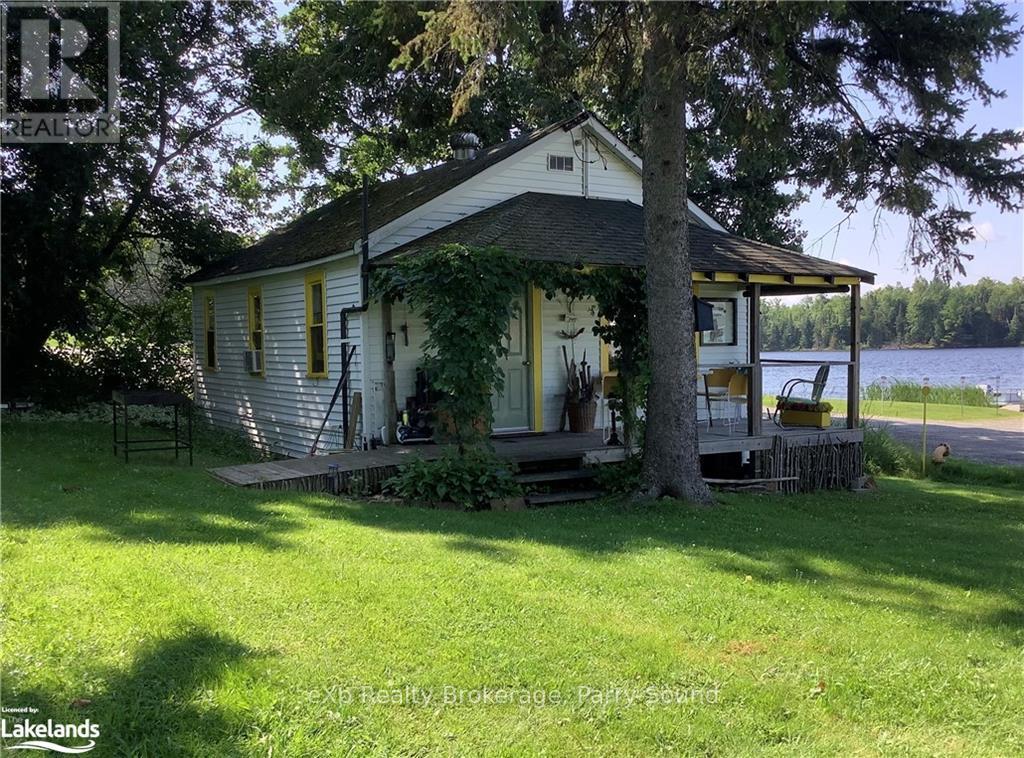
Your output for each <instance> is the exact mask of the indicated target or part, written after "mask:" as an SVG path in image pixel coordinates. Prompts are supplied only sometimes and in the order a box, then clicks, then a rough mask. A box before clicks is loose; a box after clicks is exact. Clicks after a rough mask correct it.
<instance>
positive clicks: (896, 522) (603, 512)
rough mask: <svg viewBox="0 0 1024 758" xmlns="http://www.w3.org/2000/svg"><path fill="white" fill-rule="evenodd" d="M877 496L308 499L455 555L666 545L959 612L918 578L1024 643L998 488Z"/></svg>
mask: <svg viewBox="0 0 1024 758" xmlns="http://www.w3.org/2000/svg"><path fill="white" fill-rule="evenodd" d="M882 488H883V489H882V491H880V492H878V493H874V494H871V495H855V494H852V493H838V492H837V493H827V494H826V493H822V494H818V495H804V496H789V497H782V496H760V497H758V496H727V497H723V503H722V505H721V507H719V508H714V509H708V510H704V509H701V510H697V509H693V508H690V507H688V506H686V505H683V504H681V503H675V502H670V501H664V502H659V503H656V504H652V505H645V506H641V507H632V506H628V505H624V504H622V503H617V502H614V501H608V502H604V503H599V504H580V505H576V506H568V507H565V506H563V507H559V508H551V509H546V510H540V511H528V512H525V513H458V512H451V511H447V512H443V513H442V512H438V511H429V510H424V509H419V508H407V507H400V506H393V505H381V504H373V503H355V504H346V503H340V502H334V501H332V500H330V499H329V498H308V499H307V500H306V501H305V505H306V507H307V508H308V509H309V510H310V511H311V512H312V513H315V514H316V515H318V516H319V517H323V518H331V519H343V520H345V521H348V522H351V523H355V524H359V525H362V526H366V527H371V528H377V529H387V530H390V531H396V532H409V533H428V534H436V535H438V536H443V537H446V538H447V539H446V541H445V542H444V545H445V546H446V547H447V548H448V549H450V550H454V551H458V552H470V553H473V554H475V555H478V556H483V557H490V558H493V559H494V560H497V561H502V562H506V563H509V562H515V561H517V560H519V557H518V555H519V554H518V553H517V552H510V549H509V548H507V547H502V544H501V543H502V541H513V540H523V541H526V542H534V543H538V544H546V545H555V546H558V547H562V548H565V549H568V550H573V551H576V552H578V553H582V554H585V555H587V556H588V557H591V558H593V559H596V560H603V559H605V558H610V557H611V556H613V555H615V554H618V553H621V552H627V551H643V550H649V549H651V548H652V547H662V548H667V549H673V550H677V551H680V552H688V553H691V554H694V555H697V556H699V557H700V558H701V559H702V560H704V561H706V562H707V563H708V565H710V566H711V567H713V568H714V569H716V570H718V571H721V572H725V573H729V574H733V575H735V576H737V577H739V578H741V579H742V578H744V577H745V576H746V575H752V576H754V577H756V578H757V579H759V580H760V581H763V582H783V583H806V584H808V585H811V584H813V585H814V587H815V589H816V590H817V591H820V592H823V593H828V594H829V595H831V596H837V597H844V598H846V599H848V600H850V601H851V602H856V603H861V604H863V605H866V606H873V605H878V606H886V607H900V608H904V609H907V610H910V611H914V612H919V613H921V614H924V615H927V614H934V613H941V612H954V610H953V609H951V608H950V607H949V605H948V602H949V598H948V596H944V595H943V593H942V591H941V589H940V588H934V589H933V588H929V587H927V586H922V585H921V584H920V582H922V581H923V582H928V583H934V584H937V585H944V586H946V587H952V588H958V589H961V590H964V591H975V592H977V591H982V592H989V593H992V594H993V595H995V596H996V597H997V598H998V599H999V603H1000V606H1001V609H1000V610H997V611H994V612H992V613H990V614H988V615H987V616H976V617H970V618H968V617H963V618H960V619H958V620H957V621H958V623H962V624H968V625H970V624H975V623H981V624H986V625H989V626H1000V627H1006V628H1007V629H1008V630H1009V631H1010V632H1011V633H1012V634H1013V635H1014V636H1015V637H1019V638H1021V640H1022V641H1024V628H1022V627H1021V625H1020V624H1019V623H1018V622H1019V619H1020V617H1021V614H1022V610H1021V609H1024V529H1022V525H1021V519H1022V516H1024V509H1022V508H1021V507H1019V506H1020V503H1019V499H1017V498H1016V497H1015V496H1014V494H1013V493H1008V492H1007V491H1005V490H1003V491H999V490H993V491H989V492H986V491H984V490H981V491H978V488H970V489H967V488H959V489H957V488H949V487H944V486H943V485H940V484H935V483H912V482H903V481H898V480H888V481H885V482H883V484H882ZM1015 506H1016V507H1015ZM829 562H836V563H837V564H841V565H827V564H828V563H829Z"/></svg>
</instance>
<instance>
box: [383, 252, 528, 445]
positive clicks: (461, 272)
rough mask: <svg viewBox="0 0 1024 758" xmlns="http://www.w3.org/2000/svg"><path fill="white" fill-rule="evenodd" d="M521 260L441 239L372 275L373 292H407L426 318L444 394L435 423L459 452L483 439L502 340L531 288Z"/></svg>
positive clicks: (432, 369) (435, 382) (432, 367)
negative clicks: (525, 291) (522, 297)
mask: <svg viewBox="0 0 1024 758" xmlns="http://www.w3.org/2000/svg"><path fill="white" fill-rule="evenodd" d="M526 283H527V274H526V270H525V269H524V267H523V263H522V261H521V260H519V259H517V258H513V257H512V256H510V255H508V254H507V253H505V252H504V251H503V250H501V249H499V248H495V247H487V248H473V247H466V246H464V245H443V246H441V247H438V248H435V249H433V250H425V251H423V252H422V253H419V254H418V255H414V256H409V257H407V258H401V259H399V261H398V262H397V263H396V264H395V265H394V266H392V267H389V268H386V269H382V270H380V271H379V272H378V274H377V275H376V276H375V278H374V283H373V288H374V292H375V295H376V296H377V297H380V298H389V299H392V300H400V299H404V300H405V301H406V302H407V303H409V305H410V306H411V307H412V308H414V309H415V310H416V311H417V313H419V315H420V316H421V317H422V318H423V320H424V322H425V323H426V326H427V337H426V339H425V341H424V343H423V352H424V368H425V369H426V370H427V373H428V374H429V376H430V382H431V386H432V387H433V389H434V390H436V391H437V392H438V393H439V395H440V400H439V401H438V408H437V411H438V414H437V415H438V421H439V423H438V427H439V430H440V431H441V432H442V433H445V434H447V436H449V437H450V438H451V439H452V441H453V442H455V443H457V444H458V446H459V450H460V452H462V451H464V450H465V448H466V447H467V446H469V445H476V444H478V443H480V442H482V441H484V440H486V438H487V435H488V433H489V432H490V429H491V423H492V421H493V412H492V409H491V394H492V393H494V392H501V390H502V389H503V384H504V375H503V373H502V371H501V370H500V367H499V361H500V360H501V359H502V358H504V357H505V356H507V355H508V346H507V344H506V342H505V341H504V340H503V339H502V338H503V337H504V336H505V335H506V333H507V331H508V324H509V320H510V319H511V318H512V317H513V316H515V315H516V309H517V308H518V305H517V303H518V300H519V298H518V297H517V296H518V295H520V294H521V293H522V292H523V289H524V288H525V287H526Z"/></svg>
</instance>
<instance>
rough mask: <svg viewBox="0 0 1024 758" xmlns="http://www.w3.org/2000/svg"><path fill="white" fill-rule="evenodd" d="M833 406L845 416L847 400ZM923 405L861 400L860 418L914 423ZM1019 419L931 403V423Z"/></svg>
mask: <svg viewBox="0 0 1024 758" xmlns="http://www.w3.org/2000/svg"><path fill="white" fill-rule="evenodd" d="M826 399H827V400H828V402H830V403H832V414H833V416H841V415H844V414H845V413H846V400H845V398H844V399H838V398H826ZM763 402H764V405H765V407H766V408H774V407H775V396H774V395H765V396H764V398H763ZM922 411H923V405H922V404H921V403H912V402H910V401H904V400H893V401H888V400H886V401H881V400H861V402H860V414H861V417H862V418H900V419H908V420H913V421H920V420H921V413H922ZM1014 415H1018V416H1019V415H1020V412H1019V411H1010V410H1000V409H998V408H995V407H994V406H993V407H988V408H980V407H978V406H971V405H965V406H964V407H963V408H961V407H960V406H959V405H943V404H941V403H928V421H929V422H932V421H990V420H992V419H996V418H1010V417H1012V416H1014Z"/></svg>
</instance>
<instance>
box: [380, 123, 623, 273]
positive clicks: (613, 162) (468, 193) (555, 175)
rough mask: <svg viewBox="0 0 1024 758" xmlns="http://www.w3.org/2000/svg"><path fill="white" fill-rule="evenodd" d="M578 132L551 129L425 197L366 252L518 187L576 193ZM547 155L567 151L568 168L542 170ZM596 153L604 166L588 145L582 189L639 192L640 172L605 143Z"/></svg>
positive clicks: (619, 195)
mask: <svg viewBox="0 0 1024 758" xmlns="http://www.w3.org/2000/svg"><path fill="white" fill-rule="evenodd" d="M580 135H581V129H580V128H576V129H573V130H572V131H571V132H556V133H554V134H551V135H549V136H548V137H545V138H544V139H542V140H539V141H538V142H537V144H535V145H531V146H530V147H527V148H524V149H523V150H521V151H520V152H519V153H516V154H515V155H513V156H512V157H511V158H508V159H506V160H504V161H502V162H501V163H499V164H497V165H495V166H493V167H492V168H490V169H488V170H487V171H484V172H483V173H481V174H478V175H477V176H475V177H473V178H472V179H469V180H468V181H466V182H464V183H463V184H461V185H459V186H458V187H455V188H454V189H452V190H450V191H449V192H446V193H445V194H443V195H441V196H440V197H437V198H435V199H434V200H432V201H430V202H428V203H425V204H424V205H423V206H421V207H420V208H418V209H417V210H416V211H415V212H413V213H411V214H407V216H406V217H404V218H401V219H397V220H396V221H395V222H394V223H392V224H389V225H388V226H386V227H385V228H384V229H383V230H382V231H381V233H373V234H371V235H370V255H371V257H372V256H376V255H380V254H382V253H386V252H387V251H389V250H392V249H394V248H396V247H398V246H399V245H403V244H405V243H406V242H409V241H411V240H414V239H417V238H419V237H422V236H423V235H425V234H429V233H430V232H432V231H435V230H436V229H440V228H441V227H442V226H447V225H448V224H451V223H453V222H455V221H458V220H460V219H463V218H465V217H466V216H470V215H472V214H474V213H476V212H478V211H481V210H484V209H485V208H490V207H491V206H492V205H497V204H498V203H500V202H502V201H504V200H508V199H509V198H513V197H515V196H516V195H520V194H522V193H524V192H547V193H551V194H560V195H581V196H582V195H583V194H584V192H583V189H584V183H583V172H584V165H583V161H582V159H581V156H582V154H583V153H582V147H580V146H579V145H574V144H573V141H574V139H579V138H580ZM549 155H565V156H570V157H572V158H573V170H572V171H571V172H569V171H550V170H548V156H549ZM602 155H603V156H604V158H605V160H606V161H607V164H608V168H607V170H605V168H604V163H603V162H602V160H601V159H600V158H599V157H598V156H597V155H596V153H595V150H594V148H593V147H590V148H589V153H588V160H589V161H594V162H593V163H589V164H588V166H587V168H588V172H589V179H588V186H589V191H588V195H589V196H591V197H602V198H607V199H613V200H632V201H634V202H636V203H639V202H640V201H641V198H642V194H641V191H640V186H641V183H640V175H639V174H637V173H636V172H635V171H634V170H633V169H632V168H631V167H630V166H628V165H627V164H626V163H625V162H623V161H622V159H620V158H619V157H618V156H617V155H614V154H612V153H611V151H610V150H608V149H607V148H602Z"/></svg>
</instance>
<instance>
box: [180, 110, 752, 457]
mask: <svg viewBox="0 0 1024 758" xmlns="http://www.w3.org/2000/svg"><path fill="white" fill-rule="evenodd" d="M585 128H586V127H577V128H575V129H573V130H572V131H571V132H563V131H559V132H555V133H553V134H551V135H549V136H547V137H545V138H544V139H542V140H539V141H538V142H537V143H536V144H534V145H531V146H529V147H526V148H524V149H523V150H521V151H520V152H519V153H517V154H516V155H514V156H512V157H510V158H508V159H506V160H504V161H502V162H500V163H498V164H496V165H495V166H492V167H491V168H488V169H487V170H485V171H483V172H481V173H480V174H478V175H477V176H475V177H473V178H471V179H469V180H468V181H466V182H464V183H462V184H461V185H459V186H458V187H455V188H453V189H452V190H450V191H448V192H446V193H444V194H443V195H441V196H439V197H437V198H434V199H433V200H431V201H430V202H427V203H425V204H423V205H422V206H420V207H419V208H417V209H416V210H415V211H413V212H411V213H409V214H406V215H405V216H403V217H402V218H400V219H396V220H395V221H394V222H392V223H390V224H388V225H386V226H385V227H383V228H382V229H380V230H377V231H375V232H372V233H371V235H370V253H371V256H373V255H379V254H381V253H384V252H387V251H388V250H391V249H393V248H394V247H397V246H398V245H401V244H404V243H405V242H408V241H410V240H413V239H416V238H418V237H421V236H423V235H424V234H427V233H429V232H432V231H434V230H436V229H438V228H440V227H442V226H445V225H447V224H450V223H453V222H455V221H458V220H459V219H461V218H465V217H466V216H469V215H471V214H473V213H476V212H478V211H480V210H483V209H485V208H488V207H490V206H492V205H495V204H497V203H500V202H502V201H504V200H508V199H510V198H512V197H515V196H516V195H519V194H522V193H524V192H531V191H532V192H547V193H554V194H566V195H582V194H584V185H585V184H586V194H587V195H588V196H590V197H597V198H605V199H615V200H630V201H632V202H635V203H641V202H642V187H641V178H640V175H639V174H638V173H637V172H636V170H635V169H634V168H633V167H632V166H630V165H629V164H627V163H626V162H625V161H623V160H622V159H621V158H619V157H618V155H617V154H615V153H614V152H613V151H611V150H610V149H609V148H608V147H606V146H604V145H602V146H601V148H600V154H599V151H598V150H597V149H596V148H595V147H594V145H593V144H591V145H589V146H588V147H587V161H588V162H587V163H586V164H584V161H583V147H582V145H574V144H573V142H574V140H576V139H581V138H582V137H583V133H584V129H585ZM548 155H570V156H573V158H574V160H573V171H571V172H568V171H550V170H548V163H547V157H548ZM602 157H603V160H602ZM606 164H607V165H606ZM584 170H586V171H587V181H586V183H584ZM338 242H339V245H350V244H351V243H352V240H339V241H338ZM316 270H324V271H326V274H327V316H328V324H327V327H328V376H327V378H326V379H310V378H308V377H307V376H306V339H305V275H306V274H307V273H308V272H310V271H316ZM255 285H262V287H263V298H264V351H265V355H264V365H265V376H264V377H262V378H261V377H254V376H251V375H250V374H248V372H246V371H245V370H244V367H243V366H242V351H244V350H245V349H246V348H247V346H248V323H247V322H248V302H247V293H248V290H249V287H251V286H255ZM207 293H212V294H213V295H214V297H215V309H216V322H217V324H216V325H217V359H218V364H219V366H218V370H216V371H210V370H209V369H206V368H204V367H203V366H202V362H203V361H202V350H203V344H204V343H203V341H204V334H203V312H202V303H203V297H204V296H205V295H206V294H207ZM728 293H733V294H736V295H737V296H739V293H738V292H737V291H736V290H735V287H731V286H727V285H703V287H702V289H701V294H702V295H704V296H708V297H715V296H725V295H727V294H728ZM356 305H359V267H358V259H357V258H356V257H355V256H353V257H351V258H346V259H343V260H340V261H339V260H335V261H331V262H329V263H326V262H320V263H319V264H313V265H311V266H309V267H305V268H301V269H297V270H294V271H289V272H287V273H279V274H275V275H271V276H263V277H254V278H245V279H243V280H240V281H237V282H232V283H225V284H221V285H215V286H212V287H202V286H198V287H196V288H195V292H194V298H193V320H194V329H195V346H196V366H197V369H196V399H197V402H198V404H199V406H200V407H201V408H203V409H204V410H205V412H206V414H207V416H208V417H209V418H210V419H211V420H213V421H214V422H215V423H218V424H221V425H225V426H232V427H235V428H239V429H241V430H243V431H244V432H245V434H246V435H248V437H249V438H250V439H251V440H252V441H253V442H254V443H255V444H257V445H259V446H260V447H263V448H265V449H268V450H272V451H275V452H279V453H285V454H289V455H296V456H302V455H305V454H307V453H308V451H309V447H310V444H311V442H312V439H313V437H314V435H315V433H316V429H317V428H318V427H319V424H320V422H321V420H322V419H323V416H324V413H325V412H326V410H327V405H328V403H329V402H330V397H331V394H332V393H333V391H334V387H335V385H336V383H337V379H338V376H339V372H340V370H341V360H342V347H341V343H340V336H339V324H338V314H339V311H340V310H341V309H342V308H345V307H350V306H356ZM573 310H574V312H575V314H576V317H577V322H576V323H577V328H578V327H580V326H582V327H584V329H585V331H584V333H583V334H582V335H581V336H580V337H579V338H578V339H577V340H576V341H575V348H576V352H577V357H578V358H582V354H583V350H584V349H586V351H587V360H588V361H589V362H590V363H591V364H592V365H593V367H594V371H595V375H596V374H597V372H598V371H599V370H600V346H599V341H598V339H597V337H595V336H594V335H593V333H592V329H591V327H592V326H593V321H594V317H593V315H592V314H591V312H590V311H591V304H589V303H588V304H584V303H579V302H577V303H575V304H574V309H573ZM541 312H542V323H541V334H542V336H543V339H542V344H541V345H540V346H539V348H538V346H535V350H536V349H539V352H540V357H541V360H542V379H543V393H544V397H543V428H544V429H545V430H547V431H552V430H556V429H557V428H558V423H559V419H560V416H561V409H562V401H563V395H564V392H565V379H566V377H565V367H564V364H563V361H562V354H561V346H562V345H563V344H565V345H566V346H567V347H568V343H567V342H566V341H565V340H564V339H562V338H561V337H559V336H558V332H559V331H561V330H563V329H567V328H568V327H569V326H570V325H569V324H568V323H567V322H565V321H563V320H561V319H560V316H562V315H564V314H565V313H566V303H565V298H564V296H561V297H559V298H556V299H555V300H547V299H545V300H544V301H543V304H542V307H541ZM746 318H747V314H746V302H745V300H744V299H743V298H742V297H741V296H739V305H738V308H737V320H738V323H737V330H738V336H739V344H738V345H737V346H735V347H728V348H724V347H722V348H704V349H702V351H701V357H700V359H701V362H702V363H705V362H715V361H722V362H727V361H737V362H742V361H745V360H746V336H747V330H746ZM392 321H393V329H394V331H395V333H396V360H395V390H396V394H395V401H396V404H397V405H398V407H400V408H401V407H404V404H405V398H406V397H407V396H409V395H412V394H413V392H414V389H415V370H416V367H417V366H418V365H420V363H421V359H422V352H421V351H422V341H423V337H424V336H425V334H424V325H423V323H422V321H421V320H420V319H418V318H417V317H416V316H415V315H414V314H412V313H410V312H408V310H407V309H406V307H405V306H404V305H403V304H401V303H397V304H395V306H394V307H393V311H392ZM403 323H406V324H408V327H409V345H408V346H406V345H405V344H404V337H403V334H402V331H401V329H400V327H401V325H402V324H403ZM349 326H350V329H349V336H350V339H351V340H352V344H355V345H358V346H359V351H358V354H357V356H356V360H355V361H354V363H353V366H352V369H353V373H352V377H351V381H350V388H351V389H352V390H353V391H355V390H360V391H362V393H363V418H362V422H361V424H360V434H365V436H369V433H373V434H376V433H377V430H378V429H379V428H380V426H381V425H382V424H383V423H384V422H385V419H386V416H387V415H388V414H389V413H390V410H389V409H386V408H384V407H383V405H384V403H383V387H384V366H385V361H384V334H383V329H382V322H381V312H380V307H379V305H376V304H373V305H371V306H370V308H369V310H368V311H367V312H366V313H364V314H361V315H359V314H357V315H355V316H353V317H351V318H350V321H349ZM600 420H601V417H600V416H599V419H598V421H599V422H600ZM340 425H341V408H340V406H337V407H336V408H335V411H334V413H333V414H332V418H331V423H330V425H329V426H328V431H327V432H326V433H325V435H326V441H327V444H322V445H321V448H322V449H323V448H330V447H333V446H337V445H336V443H337V442H338V438H339V436H340ZM362 429H365V430H367V432H366V433H363V432H362V431H361V430H362ZM357 439H358V437H357Z"/></svg>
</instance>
